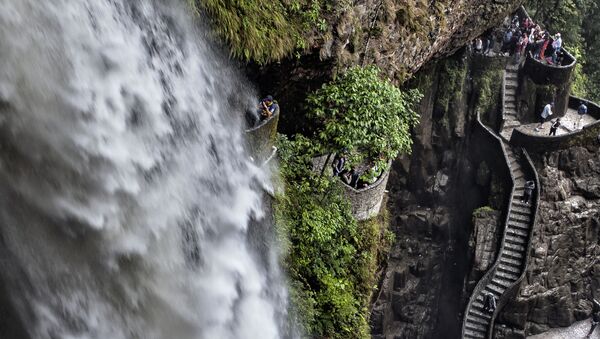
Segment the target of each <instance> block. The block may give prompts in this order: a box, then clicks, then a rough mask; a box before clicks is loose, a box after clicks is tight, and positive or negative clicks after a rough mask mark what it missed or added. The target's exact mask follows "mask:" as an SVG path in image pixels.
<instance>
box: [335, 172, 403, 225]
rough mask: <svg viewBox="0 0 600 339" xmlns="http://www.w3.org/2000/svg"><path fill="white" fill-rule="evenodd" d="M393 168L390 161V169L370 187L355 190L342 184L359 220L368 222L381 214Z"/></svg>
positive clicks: (353, 212) (353, 213) (353, 211)
mask: <svg viewBox="0 0 600 339" xmlns="http://www.w3.org/2000/svg"><path fill="white" fill-rule="evenodd" d="M391 166H392V162H391V161H390V162H389V163H388V169H387V170H386V171H385V172H383V173H382V174H381V176H380V177H379V179H377V181H376V182H375V183H373V184H372V185H370V186H368V187H365V188H360V189H355V188H353V187H350V186H348V185H346V184H345V183H342V186H343V187H344V193H345V194H346V197H347V198H348V200H349V201H350V205H351V206H352V215H354V217H355V218H356V219H357V220H366V219H369V218H371V217H374V216H376V215H378V214H379V210H380V209H381V202H382V201H383V195H384V194H385V189H386V187H387V182H388V178H389V175H390V168H391Z"/></svg>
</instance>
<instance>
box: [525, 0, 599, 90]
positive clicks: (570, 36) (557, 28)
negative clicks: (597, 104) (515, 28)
mask: <svg viewBox="0 0 600 339" xmlns="http://www.w3.org/2000/svg"><path fill="white" fill-rule="evenodd" d="M526 7H527V9H528V10H529V11H530V14H531V15H532V17H533V19H534V20H536V21H537V22H540V23H541V24H542V25H544V26H545V27H546V28H547V29H549V30H550V31H551V32H561V34H562V36H563V41H564V44H565V47H566V48H567V49H568V50H569V51H570V52H571V53H572V54H574V55H575V56H576V57H577V60H578V65H577V68H576V70H575V75H574V79H573V93H574V94H576V95H579V96H584V97H587V98H589V99H592V100H595V101H599V100H600V91H599V89H600V64H598V60H599V58H600V38H599V37H600V35H599V33H600V21H598V17H599V15H600V9H599V7H600V4H599V3H598V1H597V0H528V1H527V2H526Z"/></svg>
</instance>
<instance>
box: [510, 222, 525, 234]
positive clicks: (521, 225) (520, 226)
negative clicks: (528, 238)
mask: <svg viewBox="0 0 600 339" xmlns="http://www.w3.org/2000/svg"><path fill="white" fill-rule="evenodd" d="M508 227H511V228H518V229H522V230H525V231H527V232H529V224H528V223H525V222H522V221H518V220H509V221H508Z"/></svg>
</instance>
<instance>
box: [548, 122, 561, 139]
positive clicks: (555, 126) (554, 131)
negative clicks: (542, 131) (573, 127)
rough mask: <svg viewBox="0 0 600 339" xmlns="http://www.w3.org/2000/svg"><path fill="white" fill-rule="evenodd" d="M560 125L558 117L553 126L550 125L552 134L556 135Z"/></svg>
mask: <svg viewBox="0 0 600 339" xmlns="http://www.w3.org/2000/svg"><path fill="white" fill-rule="evenodd" d="M559 127H560V118H556V120H554V122H553V123H552V126H550V134H548V135H551V136H556V130H557V129H558V128H559Z"/></svg>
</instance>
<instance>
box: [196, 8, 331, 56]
mask: <svg viewBox="0 0 600 339" xmlns="http://www.w3.org/2000/svg"><path fill="white" fill-rule="evenodd" d="M190 3H191V5H192V6H193V8H194V9H195V11H196V12H198V13H200V12H201V11H205V12H206V13H208V14H209V15H210V18H211V21H212V23H213V27H214V28H215V31H216V32H217V34H218V35H219V36H220V37H221V38H222V39H224V40H225V41H226V42H227V44H228V45H229V46H230V48H231V53H232V54H233V55H234V56H235V57H238V58H242V59H244V60H246V61H251V60H253V61H256V62H258V63H266V62H269V61H275V60H280V59H282V58H284V57H286V56H288V55H290V54H291V53H292V52H293V51H294V50H296V49H299V50H304V49H306V48H307V47H308V46H309V41H308V39H309V36H310V35H311V34H312V33H313V32H315V31H317V32H323V31H325V30H327V28H328V24H327V22H326V21H325V19H324V12H327V11H330V10H331V7H330V6H331V5H326V4H325V1H323V0H287V1H286V0H274V1H263V0H246V1H219V0H205V1H199V0H190Z"/></svg>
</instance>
